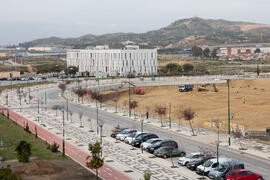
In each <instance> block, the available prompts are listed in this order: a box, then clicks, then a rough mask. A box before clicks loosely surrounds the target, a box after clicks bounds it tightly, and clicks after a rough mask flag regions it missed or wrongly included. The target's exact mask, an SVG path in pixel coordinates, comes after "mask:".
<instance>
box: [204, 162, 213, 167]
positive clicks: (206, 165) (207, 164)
mask: <svg viewBox="0 0 270 180" xmlns="http://www.w3.org/2000/svg"><path fill="white" fill-rule="evenodd" d="M212 163H213V162H212V161H206V162H205V163H204V164H203V166H204V167H210V166H211V165H212Z"/></svg>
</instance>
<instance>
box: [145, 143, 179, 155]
mask: <svg viewBox="0 0 270 180" xmlns="http://www.w3.org/2000/svg"><path fill="white" fill-rule="evenodd" d="M165 146H167V147H168V146H171V147H175V148H178V144H177V142H175V141H173V140H163V141H160V142H157V143H155V144H153V145H150V146H148V147H147V148H146V150H147V151H148V152H150V153H153V152H154V151H155V150H156V149H158V148H160V147H165Z"/></svg>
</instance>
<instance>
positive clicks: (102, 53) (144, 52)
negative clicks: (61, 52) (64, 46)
mask: <svg viewBox="0 0 270 180" xmlns="http://www.w3.org/2000/svg"><path fill="white" fill-rule="evenodd" d="M67 66H77V67H79V72H80V73H85V72H88V73H89V75H91V76H116V75H120V76H126V75H127V74H129V73H134V74H135V75H139V74H140V75H155V74H157V50H156V49H139V47H138V46H127V47H126V48H125V49H109V47H108V46H97V48H94V49H69V50H68V51H67Z"/></svg>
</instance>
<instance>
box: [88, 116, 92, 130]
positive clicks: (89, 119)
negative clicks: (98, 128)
mask: <svg viewBox="0 0 270 180" xmlns="http://www.w3.org/2000/svg"><path fill="white" fill-rule="evenodd" d="M88 121H89V125H90V130H89V132H93V126H92V119H91V118H88Z"/></svg>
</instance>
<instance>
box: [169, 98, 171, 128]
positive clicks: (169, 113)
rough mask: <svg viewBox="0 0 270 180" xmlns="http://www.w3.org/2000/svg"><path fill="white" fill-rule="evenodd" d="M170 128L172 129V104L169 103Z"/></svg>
mask: <svg viewBox="0 0 270 180" xmlns="http://www.w3.org/2000/svg"><path fill="white" fill-rule="evenodd" d="M169 128H170V129H172V103H169Z"/></svg>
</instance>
